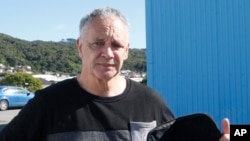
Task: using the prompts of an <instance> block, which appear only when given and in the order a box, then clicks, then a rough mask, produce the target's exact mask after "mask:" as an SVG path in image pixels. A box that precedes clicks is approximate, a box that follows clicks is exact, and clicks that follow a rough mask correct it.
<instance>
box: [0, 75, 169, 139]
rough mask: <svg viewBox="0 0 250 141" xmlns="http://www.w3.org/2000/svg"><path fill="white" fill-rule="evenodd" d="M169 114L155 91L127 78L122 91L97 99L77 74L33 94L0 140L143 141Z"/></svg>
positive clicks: (167, 118)
mask: <svg viewBox="0 0 250 141" xmlns="http://www.w3.org/2000/svg"><path fill="white" fill-rule="evenodd" d="M173 118H174V117H173V114H172V113H171V111H170V110H169V109H168V107H167V106H166V104H165V102H164V101H163V99H162V98H161V97H160V95H159V94H158V93H157V92H156V91H154V90H153V89H151V88H149V87H147V86H145V85H143V84H140V83H137V82H134V81H132V80H130V79H127V87H126V89H125V91H124V92H123V93H122V94H120V95H118V96H114V97H100V96H96V95H93V94H91V93H88V92H87V91H85V90H84V89H82V88H81V87H80V86H79V84H78V82H77V79H76V78H73V79H68V80H65V81H62V82H59V83H57V84H54V85H52V86H50V87H47V88H45V89H43V90H39V91H37V92H36V94H35V97H34V98H33V99H32V100H30V101H29V102H28V104H27V105H26V106H25V107H24V108H23V109H22V110H21V112H20V113H19V114H18V115H17V116H16V117H15V118H14V119H13V120H12V121H11V122H10V123H9V124H8V125H7V126H6V127H5V128H4V129H3V131H2V133H0V140H1V141H19V140H20V141H69V140H70V141H110V140H112V141H125V140H127V141H130V140H135V141H145V140H146V136H147V133H148V132H149V131H150V130H151V129H153V128H154V127H156V126H157V125H159V124H161V123H163V122H166V121H169V120H172V119H173Z"/></svg>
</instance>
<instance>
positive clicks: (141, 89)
mask: <svg viewBox="0 0 250 141" xmlns="http://www.w3.org/2000/svg"><path fill="white" fill-rule="evenodd" d="M128 81H129V87H130V90H131V91H132V92H133V93H137V94H139V95H143V96H146V95H147V96H153V97H157V98H160V99H161V95H160V93H158V92H157V91H156V90H155V89H153V88H151V87H149V86H147V85H145V84H141V83H139V82H135V81H133V80H128Z"/></svg>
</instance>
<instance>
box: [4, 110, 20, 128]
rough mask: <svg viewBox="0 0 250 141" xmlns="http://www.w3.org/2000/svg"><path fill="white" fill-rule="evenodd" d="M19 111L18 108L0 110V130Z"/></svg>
mask: <svg viewBox="0 0 250 141" xmlns="http://www.w3.org/2000/svg"><path fill="white" fill-rule="evenodd" d="M19 111H20V109H9V110H6V111H0V131H1V130H2V129H3V127H4V126H5V125H6V124H8V123H9V122H10V121H11V120H12V119H13V118H14V117H15V116H16V115H17V114H18V112H19Z"/></svg>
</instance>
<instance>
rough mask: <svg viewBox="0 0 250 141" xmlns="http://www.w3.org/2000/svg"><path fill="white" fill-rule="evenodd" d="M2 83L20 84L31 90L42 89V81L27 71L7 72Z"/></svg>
mask: <svg viewBox="0 0 250 141" xmlns="http://www.w3.org/2000/svg"><path fill="white" fill-rule="evenodd" d="M1 85H12V86H19V87H23V88H26V89H27V90H29V91H31V92H35V91H37V90H39V89H42V82H41V81H40V80H39V79H37V78H34V77H33V76H32V75H30V74H26V73H14V74H6V75H4V77H3V79H2V81H1Z"/></svg>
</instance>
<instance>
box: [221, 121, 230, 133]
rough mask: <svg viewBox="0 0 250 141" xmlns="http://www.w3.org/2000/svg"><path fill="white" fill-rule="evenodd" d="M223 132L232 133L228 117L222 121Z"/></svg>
mask: <svg viewBox="0 0 250 141" xmlns="http://www.w3.org/2000/svg"><path fill="white" fill-rule="evenodd" d="M222 134H230V122H229V119H228V118H224V119H223V121H222Z"/></svg>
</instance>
